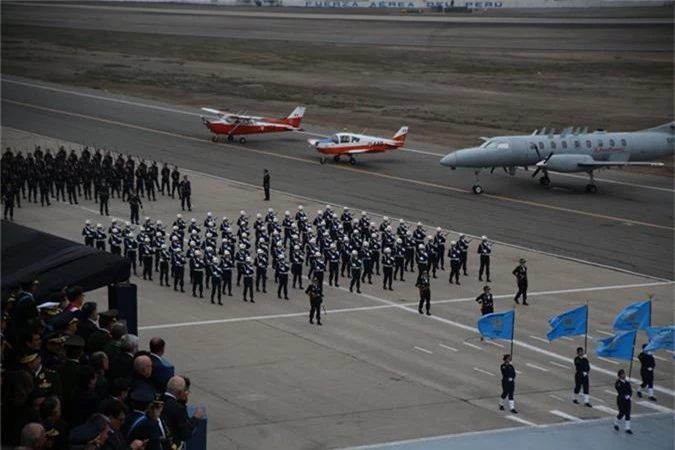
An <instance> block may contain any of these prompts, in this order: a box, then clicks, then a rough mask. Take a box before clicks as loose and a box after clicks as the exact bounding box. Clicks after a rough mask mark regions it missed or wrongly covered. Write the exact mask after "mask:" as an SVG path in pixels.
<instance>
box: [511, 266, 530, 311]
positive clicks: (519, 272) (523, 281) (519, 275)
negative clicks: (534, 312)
mask: <svg viewBox="0 0 675 450" xmlns="http://www.w3.org/2000/svg"><path fill="white" fill-rule="evenodd" d="M512 273H513V275H514V276H515V277H516V281H517V282H518V292H517V293H516V296H515V297H514V299H513V301H515V302H516V303H518V299H519V298H520V296H521V295H522V296H523V305H527V304H528V303H527V266H526V265H525V259H524V258H520V261H519V264H518V266H517V267H516V268H515V269H513V272H512Z"/></svg>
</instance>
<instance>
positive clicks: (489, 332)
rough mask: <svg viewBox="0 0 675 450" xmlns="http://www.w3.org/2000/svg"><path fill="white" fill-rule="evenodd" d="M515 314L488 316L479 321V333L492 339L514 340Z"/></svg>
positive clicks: (504, 313) (505, 313)
mask: <svg viewBox="0 0 675 450" xmlns="http://www.w3.org/2000/svg"><path fill="white" fill-rule="evenodd" d="M514 320H515V312H513V311H507V312H503V313H492V314H486V315H484V316H483V317H481V318H480V319H478V332H479V333H480V334H481V336H484V337H486V338H491V339H505V340H510V339H513V321H514Z"/></svg>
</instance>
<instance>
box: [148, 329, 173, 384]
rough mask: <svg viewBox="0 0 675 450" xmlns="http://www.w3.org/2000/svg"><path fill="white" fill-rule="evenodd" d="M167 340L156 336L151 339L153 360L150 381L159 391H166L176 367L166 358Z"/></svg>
mask: <svg viewBox="0 0 675 450" xmlns="http://www.w3.org/2000/svg"><path fill="white" fill-rule="evenodd" d="M165 349H166V342H164V339H162V338H159V337H154V338H152V339H151V340H150V359H151V360H152V375H150V382H151V383H152V384H153V385H154V386H155V389H156V390H157V392H160V393H163V392H164V391H166V384H167V383H168V382H169V379H170V378H171V377H172V376H174V367H173V365H172V364H171V363H169V362H168V361H167V360H165V359H164V351H165Z"/></svg>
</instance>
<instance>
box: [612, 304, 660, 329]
mask: <svg viewBox="0 0 675 450" xmlns="http://www.w3.org/2000/svg"><path fill="white" fill-rule="evenodd" d="M651 316H652V301H651V300H647V301H644V302H637V303H633V304H631V305H628V306H626V307H625V308H624V309H623V311H621V312H620V313H619V315H618V316H616V319H614V330H616V331H630V330H642V329H644V328H648V327H649V326H650V325H651Z"/></svg>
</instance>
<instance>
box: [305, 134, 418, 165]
mask: <svg viewBox="0 0 675 450" xmlns="http://www.w3.org/2000/svg"><path fill="white" fill-rule="evenodd" d="M407 135H408V127H401V129H400V130H398V131H397V132H396V134H395V135H394V137H393V138H391V139H386V138H381V137H376V136H366V135H364V134H353V133H336V134H334V135H333V136H331V137H330V138H327V139H307V142H309V145H311V146H312V147H314V148H315V149H316V151H318V152H319V153H321V164H323V163H325V162H326V155H333V161H335V162H338V161H340V157H341V156H342V155H347V156H349V164H354V163H356V160H355V159H354V155H358V154H361V153H383V152H386V151H389V150H396V149H399V148H401V147H403V145H405V138H406V137H407Z"/></svg>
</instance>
